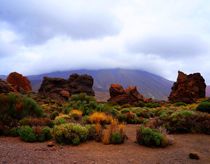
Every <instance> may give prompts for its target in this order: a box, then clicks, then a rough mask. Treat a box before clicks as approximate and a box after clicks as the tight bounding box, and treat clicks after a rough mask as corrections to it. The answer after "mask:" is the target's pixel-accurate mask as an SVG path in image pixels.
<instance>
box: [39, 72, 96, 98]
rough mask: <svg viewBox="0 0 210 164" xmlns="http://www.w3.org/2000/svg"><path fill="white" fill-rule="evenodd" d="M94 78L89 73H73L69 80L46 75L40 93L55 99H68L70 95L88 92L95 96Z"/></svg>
mask: <svg viewBox="0 0 210 164" xmlns="http://www.w3.org/2000/svg"><path fill="white" fill-rule="evenodd" d="M92 87H93V78H92V77H91V76H89V75H78V74H72V75H71V76H70V77H69V79H68V80H66V79H62V78H50V77H44V79H43V81H42V84H41V87H40V89H39V93H40V94H42V95H44V96H48V97H50V98H53V99H58V100H67V99H68V98H69V97H70V95H72V94H78V93H86V94H87V95H91V96H94V91H93V89H92Z"/></svg>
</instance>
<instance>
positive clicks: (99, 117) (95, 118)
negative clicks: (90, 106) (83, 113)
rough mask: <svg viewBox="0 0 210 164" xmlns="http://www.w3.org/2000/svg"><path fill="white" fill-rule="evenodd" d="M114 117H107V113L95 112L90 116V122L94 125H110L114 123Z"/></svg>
mask: <svg viewBox="0 0 210 164" xmlns="http://www.w3.org/2000/svg"><path fill="white" fill-rule="evenodd" d="M112 119H113V118H112V116H110V115H107V114H106V113H103V112H95V113H93V114H91V115H90V116H89V119H88V120H89V122H90V123H94V124H97V123H99V124H102V125H104V124H110V123H111V121H112Z"/></svg>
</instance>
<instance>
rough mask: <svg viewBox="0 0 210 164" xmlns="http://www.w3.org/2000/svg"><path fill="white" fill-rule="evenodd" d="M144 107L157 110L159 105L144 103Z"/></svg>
mask: <svg viewBox="0 0 210 164" xmlns="http://www.w3.org/2000/svg"><path fill="white" fill-rule="evenodd" d="M144 105H145V107H148V108H157V107H160V106H161V105H160V104H159V103H156V102H149V103H145V104H144Z"/></svg>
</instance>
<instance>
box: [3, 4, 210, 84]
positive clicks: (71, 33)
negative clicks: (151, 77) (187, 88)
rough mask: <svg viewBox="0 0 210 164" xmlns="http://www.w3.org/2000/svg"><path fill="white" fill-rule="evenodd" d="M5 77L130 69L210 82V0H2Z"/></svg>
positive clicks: (167, 76) (173, 77) (172, 78)
mask: <svg viewBox="0 0 210 164" xmlns="http://www.w3.org/2000/svg"><path fill="white" fill-rule="evenodd" d="M0 4H1V5H0V65H1V71H0V74H8V73H9V72H11V71H19V72H21V73H23V74H26V75H29V74H39V73H44V72H51V71H57V70H68V69H80V68H87V69H100V68H119V67H121V68H129V69H143V70H146V71H150V72H153V73H156V74H159V75H161V76H164V77H165V78H168V79H170V80H175V79H176V76H177V71H178V70H182V71H185V72H187V73H192V72H201V73H202V75H203V76H204V77H205V79H206V81H207V83H209V84H210V76H209V74H210V64H209V62H208V61H210V54H209V45H210V33H209V29H210V22H209V18H208V15H209V14H210V7H209V6H210V2H208V1H207V0H193V1H192V0H185V1H174V0H169V1H167V2H166V1H164V0H158V1H156V0H142V1H138V0H131V1H126V0H119V1H117V2H113V1H111V0H107V1H97V0H90V1H83V0H77V1H73V0H59V1H58V0H45V1H40V0H16V1H8V0H0Z"/></svg>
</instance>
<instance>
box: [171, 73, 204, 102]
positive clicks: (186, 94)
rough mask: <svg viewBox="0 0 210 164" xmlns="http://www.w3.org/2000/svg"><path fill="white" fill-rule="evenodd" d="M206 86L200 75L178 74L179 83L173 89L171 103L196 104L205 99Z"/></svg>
mask: <svg viewBox="0 0 210 164" xmlns="http://www.w3.org/2000/svg"><path fill="white" fill-rule="evenodd" d="M205 94H206V84H205V80H204V78H203V77H202V76H201V74H200V73H194V74H190V75H186V74H184V73H183V72H180V71H179V72H178V77H177V82H175V83H174V85H173V87H172V91H171V94H170V96H169V101H171V102H185V103H194V102H196V101H197V99H199V98H204V97H205Z"/></svg>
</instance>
